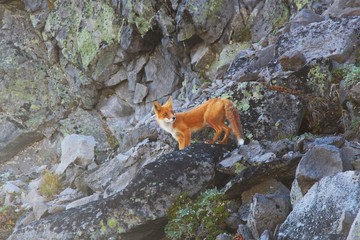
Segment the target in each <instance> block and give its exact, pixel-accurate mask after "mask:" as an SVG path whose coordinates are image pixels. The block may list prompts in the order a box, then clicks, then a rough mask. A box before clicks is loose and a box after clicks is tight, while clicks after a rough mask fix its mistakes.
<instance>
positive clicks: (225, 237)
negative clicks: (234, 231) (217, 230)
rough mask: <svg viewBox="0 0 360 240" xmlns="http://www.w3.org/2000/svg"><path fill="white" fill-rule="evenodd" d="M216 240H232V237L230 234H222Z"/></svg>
mask: <svg viewBox="0 0 360 240" xmlns="http://www.w3.org/2000/svg"><path fill="white" fill-rule="evenodd" d="M215 240H232V237H231V235H230V234H227V233H222V234H219V235H217V236H216V238H215Z"/></svg>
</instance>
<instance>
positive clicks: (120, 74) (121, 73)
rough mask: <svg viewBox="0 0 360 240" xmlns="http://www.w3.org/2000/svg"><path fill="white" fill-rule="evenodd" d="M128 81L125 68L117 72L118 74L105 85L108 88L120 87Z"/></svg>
mask: <svg viewBox="0 0 360 240" xmlns="http://www.w3.org/2000/svg"><path fill="white" fill-rule="evenodd" d="M126 79H127V72H126V70H125V68H120V70H119V71H117V73H115V74H114V75H112V76H111V78H110V79H108V80H107V81H106V82H105V85H106V86H107V87H112V86H115V85H118V84H119V83H121V82H123V81H125V80H126Z"/></svg>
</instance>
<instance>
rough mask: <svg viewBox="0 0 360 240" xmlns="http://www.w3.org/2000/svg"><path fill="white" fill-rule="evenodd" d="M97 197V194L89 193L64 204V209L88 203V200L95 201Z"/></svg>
mask: <svg viewBox="0 0 360 240" xmlns="http://www.w3.org/2000/svg"><path fill="white" fill-rule="evenodd" d="M99 197H100V196H99V194H97V193H94V194H93V195H90V196H87V197H84V198H80V199H77V200H75V201H73V202H71V203H70V204H68V205H66V207H65V209H66V210H68V209H71V208H75V207H79V206H81V205H85V204H88V203H90V202H94V201H97V200H99Z"/></svg>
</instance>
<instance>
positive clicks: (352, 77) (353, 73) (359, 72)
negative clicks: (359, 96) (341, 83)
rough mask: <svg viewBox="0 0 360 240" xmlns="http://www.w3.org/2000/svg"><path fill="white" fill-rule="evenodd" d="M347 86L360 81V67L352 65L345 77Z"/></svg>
mask: <svg viewBox="0 0 360 240" xmlns="http://www.w3.org/2000/svg"><path fill="white" fill-rule="evenodd" d="M344 80H345V83H346V85H347V86H352V85H354V84H356V83H358V82H359V81H360V67H357V66H355V65H350V67H349V68H348V72H346V75H345V77H344Z"/></svg>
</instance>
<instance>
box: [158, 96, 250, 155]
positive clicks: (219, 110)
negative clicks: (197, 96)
mask: <svg viewBox="0 0 360 240" xmlns="http://www.w3.org/2000/svg"><path fill="white" fill-rule="evenodd" d="M154 111H155V115H156V119H157V122H158V124H159V126H160V127H161V128H162V129H164V130H165V131H167V132H169V133H171V134H172V136H173V137H174V138H175V139H176V140H177V141H178V143H179V149H184V148H185V147H186V146H188V145H190V140H191V133H192V132H196V131H199V130H201V129H203V128H204V127H207V126H209V127H211V128H213V129H214V130H215V135H214V137H213V139H212V140H210V141H207V142H206V143H209V144H214V143H215V142H216V141H217V140H218V139H219V137H220V135H221V134H222V132H225V134H224V137H223V139H222V140H221V141H220V144H226V143H227V140H228V138H229V136H230V132H231V130H232V131H233V132H234V134H235V135H236V137H237V139H238V144H239V145H242V144H244V140H243V138H242V126H241V122H240V116H239V113H238V112H237V110H236V108H235V106H234V104H233V103H232V102H231V101H230V100H228V99H221V98H212V99H210V100H208V101H206V102H205V103H203V104H201V105H199V106H198V107H196V108H193V109H191V110H189V111H187V112H181V113H175V114H174V113H173V110H172V98H171V97H170V98H169V100H168V101H167V102H166V103H165V104H164V105H161V104H160V103H158V102H156V101H155V102H154ZM225 119H227V120H228V121H229V122H230V125H231V127H232V129H231V128H230V127H228V126H227V125H226V124H225Z"/></svg>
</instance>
